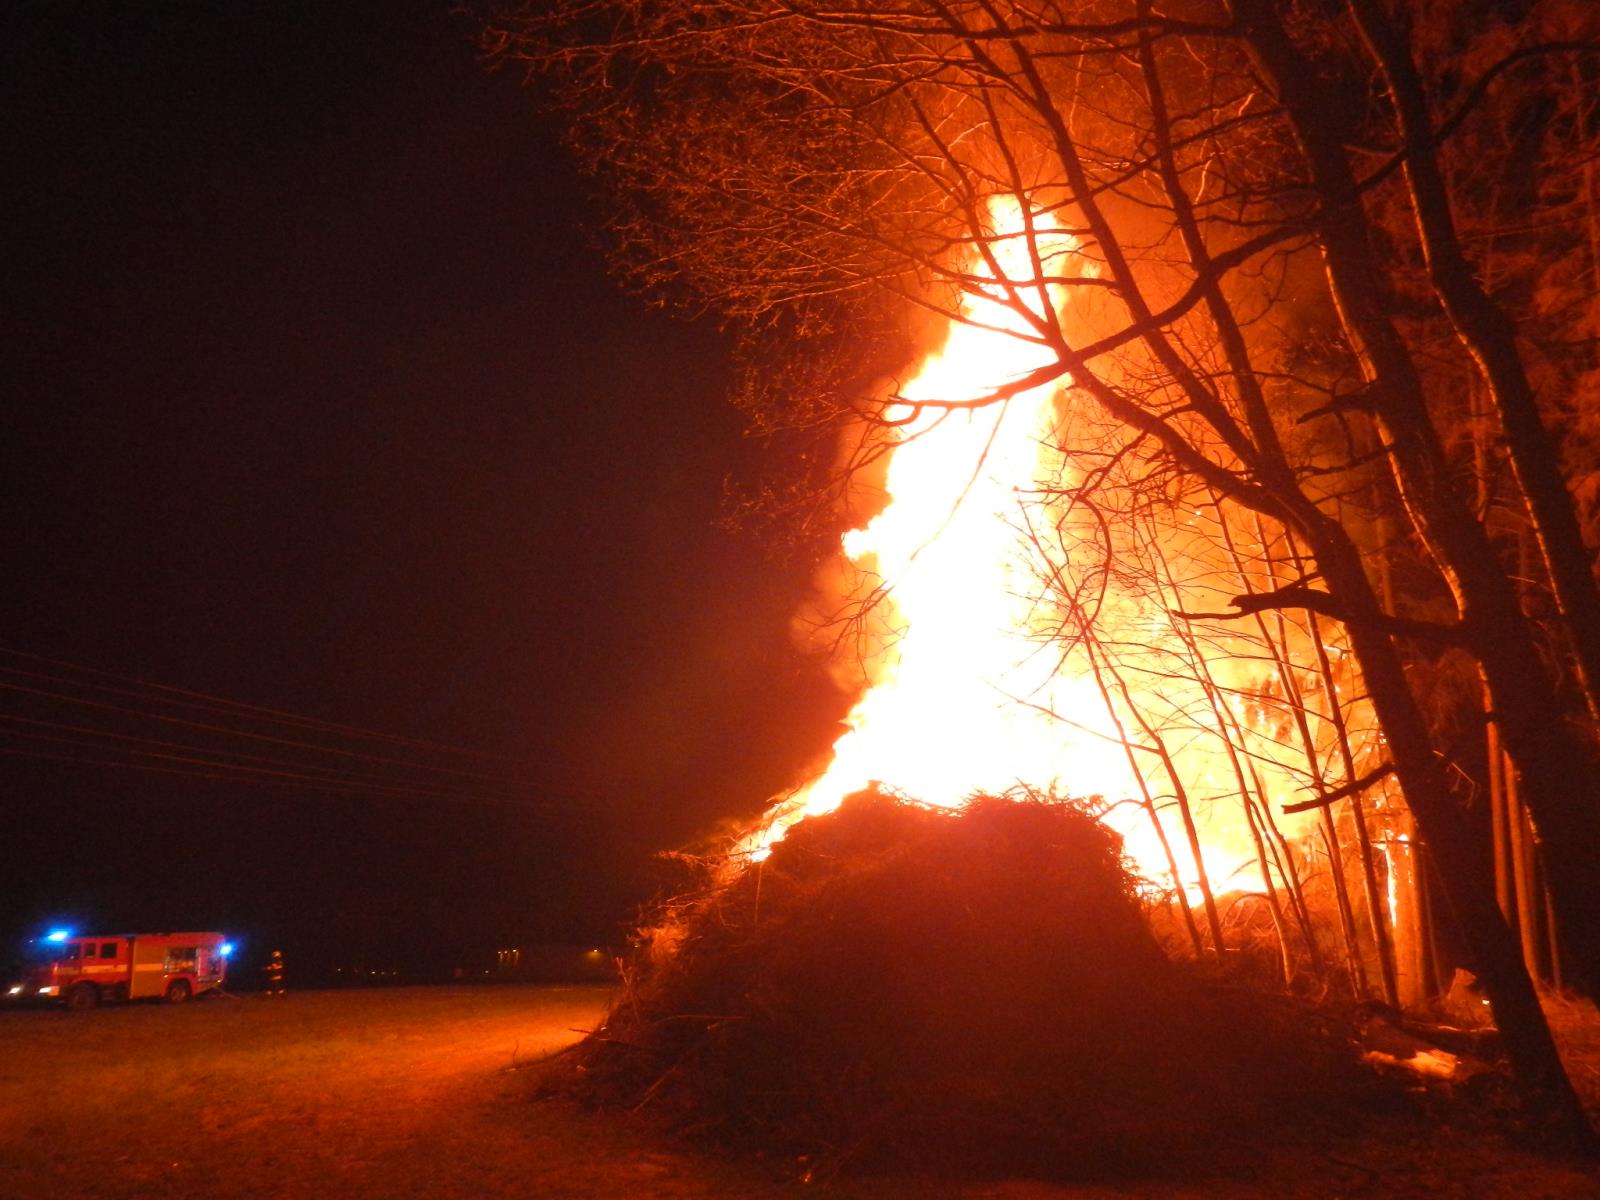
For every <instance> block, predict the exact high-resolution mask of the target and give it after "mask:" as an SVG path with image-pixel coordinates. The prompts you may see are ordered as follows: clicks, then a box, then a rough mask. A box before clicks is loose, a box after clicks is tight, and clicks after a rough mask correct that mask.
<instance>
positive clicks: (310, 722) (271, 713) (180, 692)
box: [0, 646, 527, 766]
mask: <svg viewBox="0 0 1600 1200" xmlns="http://www.w3.org/2000/svg"><path fill="white" fill-rule="evenodd" d="M0 654H10V655H12V656H14V657H16V658H24V659H27V660H29V661H30V662H39V663H47V664H49V665H50V666H54V667H65V668H67V669H68V670H72V671H81V672H83V673H85V674H90V675H100V676H104V677H105V678H107V679H115V680H118V681H120V682H122V683H132V684H136V685H138V686H139V687H142V688H147V689H149V690H151V691H155V692H167V693H171V694H173V695H175V696H187V697H191V700H189V701H182V700H170V701H166V703H170V704H177V705H188V706H189V707H195V708H202V709H206V708H211V709H213V711H214V708H213V706H221V707H222V709H223V710H224V711H228V710H238V711H240V712H247V713H254V714H258V715H260V716H263V717H268V718H271V719H273V720H276V721H278V722H281V723H284V724H290V725H302V726H306V727H308V728H315V729H323V730H328V731H332V732H339V733H345V734H349V735H352V736H354V737H359V738H365V739H369V740H373V741H383V742H392V743H395V744H399V745H409V746H417V747H419V748H423V749H428V750H435V751H438V752H440V753H444V754H458V755H463V756H466V757H470V758H482V759H488V760H492V761H496V762H504V763H511V764H513V765H516V766H526V765H527V763H526V761H525V760H522V759H518V758H515V757H513V756H511V755H505V754H493V753H490V752H489V751H486V750H474V749H469V748H467V747H463V746H454V745H450V744H449V743H446V742H436V741H430V740H428V739H426V738H413V737H406V736H404V735H402V734H397V733H388V732H385V731H382V730H377V729H366V728H363V727H362V726H359V725H346V724H341V723H340V722H337V721H328V720H324V719H322V718H320V717H312V716H308V715H306V714H305V713H296V712H289V711H287V710H285V709H279V708H267V707H265V706H263V705H259V704H249V703H246V702H245V701H242V700H230V699H228V698H227V697H225V696H214V695H211V694H209V693H206V692H198V691H193V690H191V689H189V688H180V687H173V686H171V685H170V684H165V683H156V682H154V681H152V680H147V679H141V678H139V677H138V676H135V675H125V674H122V673H120V672H117V671H108V670H105V669H104V668H102V667H91V666H86V665H84V664H82V663H75V662H69V661H67V660H66V659H60V658H51V657H49V656H48V655H44V654H32V653H30V652H28V651H26V650H16V649H13V648H11V647H9V646H0ZM0 670H6V671H12V672H15V673H19V674H26V672H22V671H21V670H20V669H19V668H15V667H0ZM43 678H48V679H54V680H55V681H56V682H62V683H69V682H70V683H73V684H75V685H76V686H80V687H94V688H99V689H102V690H106V691H114V690H116V689H112V688H109V687H108V686H107V685H105V684H96V683H91V682H88V681H84V680H70V679H67V678H63V677H60V676H54V677H52V676H43ZM124 694H127V695H137V694H138V693H124ZM194 701H203V702H204V703H194Z"/></svg>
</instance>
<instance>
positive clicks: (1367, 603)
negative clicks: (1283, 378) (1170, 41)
mask: <svg viewBox="0 0 1600 1200" xmlns="http://www.w3.org/2000/svg"><path fill="white" fill-rule="evenodd" d="M1235 11H1236V13H1237V15H1238V17H1239V18H1240V26H1241V29H1242V31H1243V32H1244V34H1245V36H1246V37H1247V39H1248V41H1249V45H1250V47H1251V49H1252V51H1253V53H1254V55H1255V58H1256V61H1257V63H1258V65H1259V66H1260V67H1261V69H1262V70H1263V71H1264V73H1265V75H1266V77H1267V78H1268V79H1269V80H1271V81H1272V83H1273V84H1274V85H1275V87H1276V89H1277V92H1278V98H1279V100H1280V101H1281V102H1282V104H1283V106H1284V108H1285V111H1286V113H1287V115H1288V118H1289V120H1290V123H1291V124H1292V126H1293V128H1294V131H1295V134H1296V136H1297V138H1298V140H1299V142H1300V145H1301V149H1302V150H1303V152H1304V153H1305V156H1306V161H1307V163H1308V165H1309V168H1310V172H1311V182H1312V184H1313V186H1314V188H1315V190H1316V193H1317V195H1318V198H1319V200H1320V201H1321V209H1320V211H1319V213H1318V219H1319V234H1320V238H1321V243H1322V248H1323V259H1324V265H1325V268H1326V270H1327V273H1328V277H1329V281H1330V284H1331V287H1332V291H1333V295H1334V298H1335V301H1336V303H1337V304H1338V306H1339V311H1340V315H1341V318H1342V320H1343V321H1344V324H1345V328H1346V329H1347V331H1348V332H1349V334H1350V337H1351V340H1352V344H1353V346H1354V348H1355V350H1356V353H1357V355H1358V356H1359V358H1360V360H1361V362H1362V364H1363V366H1364V368H1365V370H1366V372H1367V374H1368V378H1369V380H1370V382H1371V391H1372V393H1373V396H1374V399H1375V402H1376V405H1377V411H1378V415H1379V420H1380V422H1381V424H1382V427H1383V432H1384V435H1385V441H1386V443H1387V445H1388V447H1389V452H1390V459H1391V462H1392V464H1393V466H1394V470H1395V477H1396V482H1397V485H1398V486H1399V489H1400V494H1401V497H1402V499H1403V501H1404V503H1405V504H1406V506H1407V509H1408V511H1409V512H1410V514H1411V516H1412V518H1413V520H1414V522H1415V524H1416V527H1417V529H1418V531H1419V532H1420V533H1421V534H1422V535H1423V536H1424V537H1425V538H1426V539H1427V540H1428V542H1429V543H1430V545H1431V546H1432V548H1433V550H1434V552H1435V554H1436V556H1437V559H1438V562H1439V566H1440V568H1441V569H1442V570H1443V571H1444V573H1445V576H1446V578H1447V579H1448V580H1449V581H1450V583H1451V586H1452V589H1453V590H1454V591H1455V594H1456V597H1457V602H1458V604H1459V605H1460V607H1461V612H1462V620H1463V623H1464V625H1465V627H1466V629H1467V631H1468V634H1469V636H1470V637H1471V638H1472V640H1473V644H1474V646H1475V648H1476V650H1477V652H1478V655H1479V658H1480V661H1481V663H1482V667H1483V673H1484V676H1485V678H1486V679H1487V680H1489V683H1490V687H1491V694H1492V699H1493V705H1494V708H1495V712H1496V715H1497V716H1499V717H1500V718H1501V722H1502V724H1501V728H1502V732H1503V733H1504V735H1505V737H1506V741H1507V745H1508V747H1509V748H1510V749H1511V751H1512V753H1513V756H1514V757H1515V758H1516V759H1517V761H1518V763H1519V764H1520V765H1521V766H1522V769H1523V773H1524V777H1525V778H1526V779H1527V781H1528V783H1529V786H1530V797H1529V799H1530V802H1531V801H1532V800H1533V799H1534V797H1535V796H1537V799H1538V808H1537V810H1536V812H1537V818H1538V821H1539V825H1540V831H1541V833H1542V834H1543V835H1544V837H1545V838H1546V841H1547V844H1551V845H1556V844H1559V845H1557V848H1556V849H1555V851H1554V852H1553V853H1551V855H1550V864H1551V875H1552V883H1558V884H1559V887H1558V889H1557V893H1558V894H1557V900H1558V901H1559V902H1560V904H1561V907H1562V909H1563V914H1564V916H1565V917H1566V918H1567V921H1566V924H1568V925H1569V926H1576V925H1577V924H1578V923H1579V922H1577V921H1575V918H1577V917H1578V915H1579V914H1580V913H1583V912H1586V911H1600V872H1593V871H1592V863H1593V861H1594V859H1595V856H1596V852H1597V851H1600V828H1597V827H1596V823H1595V813H1596V811H1597V807H1596V805H1595V804H1594V802H1593V801H1594V797H1593V796H1592V795H1574V792H1575V791H1576V790H1577V789H1579V788H1584V787H1585V786H1586V785H1585V784H1584V782H1583V781H1585V780H1587V779H1588V778H1589V777H1590V772H1589V770H1588V768H1589V765H1590V764H1589V762H1588V756H1587V755H1586V754H1585V753H1584V752H1583V749H1582V747H1581V745H1580V744H1579V742H1578V740H1577V739H1576V738H1575V737H1574V736H1573V734H1572V732H1571V731H1570V729H1569V728H1568V727H1567V725H1566V722H1565V713H1564V712H1563V711H1562V709H1561V707H1560V704H1559V702H1558V698H1557V693H1556V689H1555V686H1554V684H1553V682H1552V681H1551V680H1550V679H1549V678H1548V677H1547V676H1545V675H1544V673H1543V672H1541V671H1539V670H1538V669H1537V663H1538V657H1537V654H1536V647H1535V643H1534V639H1533V636H1532V631H1531V629H1530V628H1529V626H1528V623H1527V621H1526V620H1525V619H1524V617H1523V615H1522V612H1521V610H1520V607H1519V605H1518V603H1517V597H1516V594H1515V591H1514V589H1513V588H1512V586H1511V582H1510V580H1509V578H1508V576H1507V573H1506V571H1505V570H1504V568H1503V566H1502V564H1501V563H1500V562H1499V560H1498V558H1497V556H1496V554H1495V551H1494V547H1493V545H1492V544H1491V543H1490V541H1489V538H1488V536H1487V534H1486V532H1485V531H1484V529H1483V527H1482V526H1481V525H1480V524H1479V523H1478V521H1477V519H1476V517H1475V516H1474V514H1473V512H1472V509H1471V506H1470V505H1469V504H1467V503H1466V502H1465V499H1464V497H1462V496H1461V495H1460V494H1459V490H1458V488H1457V486H1456V484H1455V482H1454V480H1453V479H1452V477H1451V473H1450V470H1449V464H1448V462H1447V460H1446V458H1445V455H1444V451H1443V447H1442V445H1441V444H1440V442H1439V439H1438V435H1437V431H1436V430H1435V429H1434V427H1433V425H1432V422H1431V419H1430V417H1429V414H1428V410H1427V405H1426V403H1425V397H1424V393H1423V388H1422V381H1421V379H1420V377H1419V376H1418V374H1417V369H1416V365H1415V363H1414V362H1413V361H1412V359H1411V355H1410V352H1409V350H1408V348H1407V347H1406V346H1405V344H1404V341H1403V340H1402V339H1401V337H1400V335H1399V332H1398V330H1397V329H1396V328H1395V326H1394V323H1393V320H1392V318H1391V316H1390V314H1389V312H1388V309H1387V305H1386V296H1385V294H1384V293H1383V291H1382V286H1381V281H1382V279H1383V278H1384V272H1383V270H1382V263H1381V262H1380V261H1379V259H1378V257H1377V255H1376V254H1375V253H1374V251H1373V248H1372V243H1371V239H1370V230H1369V228H1368V225H1367V220H1366V215H1365V213H1364V211H1363V209H1362V207H1361V197H1360V193H1359V190H1358V188H1357V185H1356V182H1355V178H1354V174H1353V172H1352V170H1351V168H1350V165H1349V162H1348V161H1347V159H1346V157H1345V151H1344V144H1343V137H1342V134H1343V129H1342V125H1341V120H1342V118H1341V117H1340V115H1339V114H1337V113H1335V112H1333V111H1331V110H1330V107H1329V105H1328V101H1327V96H1326V94H1325V92H1324V91H1323V90H1322V88H1321V85H1320V83H1319V81H1318V74H1317V71H1316V69H1315V67H1314V65H1313V64H1312V63H1311V62H1309V61H1308V60H1307V59H1306V58H1305V56H1304V55H1302V54H1301V53H1300V51H1299V49H1298V48H1297V47H1296V46H1295V45H1294V44H1293V43H1292V42H1291V40H1290V39H1289V36H1288V34H1287V32H1286V31H1285V29H1284V28H1283V25H1282V23H1281V22H1280V20H1279V17H1278V14H1277V11H1276V8H1275V3H1274V0H1235ZM1312 539H1313V548H1314V550H1315V552H1316V558H1317V561H1318V564H1319V565H1320V566H1321V568H1322V570H1323V573H1324V578H1325V579H1326V581H1327V583H1328V586H1329V590H1330V591H1333V592H1335V593H1336V594H1338V595H1340V597H1341V599H1342V600H1343V602H1345V603H1347V604H1349V605H1351V608H1350V613H1351V616H1350V620H1349V623H1348V627H1349V630H1350V637H1351V643H1352V646H1353V648H1354V649H1355V651H1356V653H1357V655H1358V657H1359V661H1360V663H1361V668H1362V673H1363V677H1364V678H1365V680H1366V682H1367V687H1368V691H1369V694H1370V695H1371V696H1372V701H1373V706H1374V708H1375V709H1376V710H1377V712H1378V716H1379V719H1380V721H1381V722H1382V724H1383V730H1384V735H1385V737H1386V738H1387V739H1388V742H1389V748H1390V753H1391V755H1392V756H1393V761H1394V765H1395V769H1396V773H1397V775H1398V776H1399V778H1400V782H1401V785H1402V787H1403V788H1404V789H1405V793H1406V799H1407V802H1408V803H1409V804H1410V806H1411V810H1412V812H1413V814H1414V815H1415V817H1416V820H1417V824H1418V828H1419V830H1420V832H1421V834H1422V837H1423V839H1424V840H1425V842H1426V843H1427V845H1428V848H1429V850H1430V852H1431V854H1432V860H1433V863H1434V865H1435V866H1436V867H1437V869H1438V874H1439V877H1440V879H1441V882H1442V883H1443V885H1444V888H1445V892H1446V896H1447V899H1448V902H1449V904H1450V906H1451V909H1452V910H1453V912H1454V915H1455V917H1456V919H1457V921H1458V922H1459V924H1460V925H1461V928H1462V931H1463V933H1464V934H1465V936H1466V937H1467V939H1468V941H1469V944H1470V947H1471V952H1472V955H1473V958H1474V966H1475V967H1476V969H1477V971H1478V975H1479V978H1480V980H1481V981H1482V983H1483V985H1484V988H1485V990H1486V991H1487V992H1488V994H1489V997H1490V1000H1491V1002H1492V1003H1493V1005H1494V1011H1495V1016H1496V1018H1497V1020H1498V1022H1499V1024H1500V1029H1501V1033H1502V1036H1503V1037H1504V1038H1505V1040H1506V1046H1507V1049H1508V1051H1509V1052H1510V1054H1511V1057H1512V1061H1513V1063H1514V1065H1515V1068H1516V1071H1517V1074H1518V1078H1519V1080H1520V1082H1521V1084H1522V1086H1523V1087H1524V1089H1525V1090H1526V1091H1527V1092H1528V1093H1529V1094H1530V1097H1531V1098H1533V1099H1535V1100H1536V1101H1538V1102H1540V1103H1542V1104H1543V1105H1546V1106H1548V1107H1549V1110H1550V1111H1551V1112H1552V1113H1553V1114H1554V1115H1555V1116H1556V1117H1557V1119H1558V1120H1559V1121H1560V1123H1561V1125H1562V1127H1563V1129H1564V1130H1565V1131H1566V1133H1567V1134H1568V1136H1569V1137H1570V1138H1571V1139H1572V1140H1573V1141H1574V1142H1575V1143H1579V1142H1581V1143H1582V1144H1584V1145H1585V1146H1586V1147H1587V1146H1592V1144H1593V1134H1592V1132H1591V1131H1590V1129H1589V1126H1588V1122H1587V1120H1586V1118H1585V1117H1584V1115H1583V1111H1582V1108H1581V1107H1580V1106H1579V1104H1578V1102H1577V1098H1576V1096H1575V1095H1574V1093H1573V1091H1572V1087H1571V1083H1570V1082H1569V1081H1568V1080H1567V1078H1566V1075H1565V1072H1564V1070H1563V1068H1562V1065H1561V1060H1560V1056H1559V1054H1558V1053H1557V1052H1556V1048H1555V1043H1554V1040H1553V1039H1552V1038H1551V1035H1550V1029H1549V1025H1548V1024H1547V1022H1546V1021H1545V1018H1544V1013H1543V1011H1542V1010H1541V1008H1540V1007H1539V1002H1538V997H1537V994H1536V993H1535V991H1534V987H1533V982H1532V980H1531V979H1530V978H1529V975H1528V973H1527V971H1526V970H1525V969H1524V967H1523V963H1522V959H1521V954H1520V953H1519V950H1518V947H1517V944H1516V940H1515V938H1513V937H1512V935H1511V931H1510V930H1509V929H1508V928H1507V926H1506V924H1505V922H1504V920H1503V918H1502V917H1501V914H1500V911H1499V908H1498V906H1497V905H1496V903H1495V900H1494V892H1493V889H1492V888H1491V887H1489V886H1487V884H1486V881H1485V879H1484V875H1483V871H1482V870H1481V864H1480V863H1479V862H1478V854H1477V850H1478V847H1477V846H1476V845H1475V844H1474V841H1473V838H1472V836H1471V832H1470V829H1469V827H1468V825H1467V823H1466V822H1465V820H1464V819H1463V818H1462V814H1461V813H1460V812H1459V811H1458V810H1457V808H1456V806H1455V804H1454V802H1453V800H1452V799H1451V797H1450V795H1449V792H1448V788H1447V786H1446V780H1445V778H1444V774H1443V770H1442V768H1441V766H1440V764H1439V762H1438V760H1437V759H1436V758H1435V756H1434V747H1433V745H1432V739H1431V737H1430V735H1429V732H1428V729H1427V726H1426V724H1425V722H1423V721H1422V719H1421V714H1420V711H1419V710H1418V708H1417V706H1416V703H1415V700H1414V698H1413V697H1412V696H1411V693H1410V687H1409V684H1408V682H1407V680H1406V677H1405V673H1404V669H1403V667H1402V664H1401V661H1400V657H1399V654H1398V653H1397V652H1396V649H1395V647H1394V645H1393V643H1392V641H1391V640H1390V638H1389V636H1388V634H1387V633H1385V632H1383V630H1382V617H1383V615H1384V614H1383V613H1382V610H1381V609H1380V607H1379V605H1378V603H1377V598H1376V596H1375V595H1374V594H1373V592H1372V589H1371V584H1370V582H1369V580H1368V579H1367V577H1366V573H1365V568H1364V566H1363V564H1362V562H1361V559H1360V556H1359V555H1358V554H1357V553H1356V552H1355V548H1354V546H1353V545H1351V544H1350V543H1349V539H1348V538H1347V537H1346V536H1344V534H1343V531H1342V530H1339V529H1337V527H1334V526H1333V524H1332V522H1328V523H1327V524H1326V525H1324V526H1322V527H1319V528H1317V529H1314V530H1313V531H1312ZM1587 788H1588V790H1589V791H1592V785H1587ZM1584 932H1585V936H1584V939H1583V945H1582V947H1581V949H1582V955H1583V957H1582V961H1583V965H1584V967H1585V969H1586V970H1587V971H1588V972H1589V973H1590V975H1591V977H1594V976H1595V968H1596V967H1597V966H1600V930H1596V929H1588V930H1585V931H1584Z"/></svg>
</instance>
